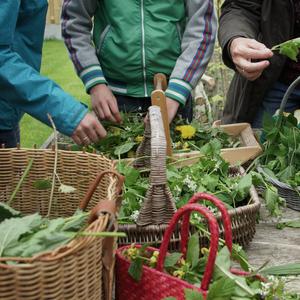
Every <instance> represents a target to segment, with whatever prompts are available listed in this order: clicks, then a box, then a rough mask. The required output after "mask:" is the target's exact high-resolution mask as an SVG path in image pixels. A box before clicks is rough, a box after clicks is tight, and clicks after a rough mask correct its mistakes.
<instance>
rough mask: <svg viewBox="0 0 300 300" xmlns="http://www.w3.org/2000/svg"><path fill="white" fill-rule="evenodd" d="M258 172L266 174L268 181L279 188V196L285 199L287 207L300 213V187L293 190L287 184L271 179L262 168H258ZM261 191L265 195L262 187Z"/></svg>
mask: <svg viewBox="0 0 300 300" xmlns="http://www.w3.org/2000/svg"><path fill="white" fill-rule="evenodd" d="M257 170H258V171H259V172H260V173H262V174H264V176H265V177H266V178H267V179H268V181H269V182H270V183H272V184H273V185H274V186H275V187H276V188H277V191H278V194H279V196H280V197H282V198H283V199H285V201H286V206H287V207H289V208H291V209H294V210H298V211H300V186H299V187H298V188H293V187H291V186H290V185H288V184H286V183H283V182H281V181H279V180H277V179H275V178H272V177H270V176H269V175H268V174H267V173H266V172H264V171H263V169H262V168H261V167H258V168H257ZM259 190H260V192H261V193H263V192H264V190H265V189H264V187H262V186H261V187H260V188H259Z"/></svg>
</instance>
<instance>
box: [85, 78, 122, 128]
mask: <svg viewBox="0 0 300 300" xmlns="http://www.w3.org/2000/svg"><path fill="white" fill-rule="evenodd" d="M91 100H92V108H93V110H94V111H95V113H96V115H97V116H98V117H99V118H100V119H101V120H104V119H106V120H110V121H112V122H115V123H121V122H122V118H121V115H120V112H119V109H118V104H117V100H116V98H115V96H114V95H113V93H112V92H111V90H110V89H109V88H108V86H107V85H106V84H98V85H95V86H94V87H92V88H91Z"/></svg>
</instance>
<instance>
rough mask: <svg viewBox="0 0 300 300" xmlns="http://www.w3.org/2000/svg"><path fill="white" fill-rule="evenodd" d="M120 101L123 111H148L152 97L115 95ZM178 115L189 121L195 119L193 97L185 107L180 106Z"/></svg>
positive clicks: (120, 108)
mask: <svg viewBox="0 0 300 300" xmlns="http://www.w3.org/2000/svg"><path fill="white" fill-rule="evenodd" d="M115 97H116V98H117V101H118V107H119V110H120V111H123V112H141V113H146V112H147V111H148V108H149V106H151V98H150V97H147V98H135V97H129V96H123V95H115ZM177 114H178V115H180V116H181V117H182V118H183V119H184V120H188V121H189V122H191V121H192V119H193V103H192V97H189V98H188V99H187V101H186V104H185V106H184V107H180V108H179V110H178V113H177Z"/></svg>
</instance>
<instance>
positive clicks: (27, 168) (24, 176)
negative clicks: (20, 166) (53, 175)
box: [7, 158, 33, 206]
mask: <svg viewBox="0 0 300 300" xmlns="http://www.w3.org/2000/svg"><path fill="white" fill-rule="evenodd" d="M32 163H33V158H30V159H29V163H28V165H27V166H26V169H25V170H24V172H23V174H22V176H21V178H20V180H19V182H18V184H17V186H16V188H15V189H14V191H13V193H12V195H11V196H10V198H9V200H8V202H7V204H8V205H9V206H11V204H12V203H13V201H14V199H15V197H16V194H17V192H18V191H19V189H20V187H21V185H22V184H23V182H24V180H25V178H26V176H27V175H28V173H29V171H30V169H31V167H32Z"/></svg>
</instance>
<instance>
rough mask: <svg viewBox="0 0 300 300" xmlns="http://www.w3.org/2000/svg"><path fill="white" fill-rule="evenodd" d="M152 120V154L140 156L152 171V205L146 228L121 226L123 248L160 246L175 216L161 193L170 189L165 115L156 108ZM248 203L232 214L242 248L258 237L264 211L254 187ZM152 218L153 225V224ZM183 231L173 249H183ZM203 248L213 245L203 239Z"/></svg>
mask: <svg viewBox="0 0 300 300" xmlns="http://www.w3.org/2000/svg"><path fill="white" fill-rule="evenodd" d="M149 116H150V118H149V119H150V126H151V134H150V135H149V138H151V143H149V141H146V140H145V139H144V141H145V144H149V145H150V144H151V151H149V149H142V150H143V151H142V152H141V153H140V156H141V160H136V166H137V167H141V166H143V165H146V166H149V165H150V168H151V172H150V188H149V190H151V193H149V190H148V192H147V195H146V198H147V200H145V201H148V203H147V205H145V204H144V207H143V208H142V210H141V211H143V210H144V213H141V211H140V216H139V218H140V224H145V225H144V226H141V225H140V224H139V225H137V224H120V225H119V230H120V231H122V232H125V233H126V235H127V237H126V238H119V240H118V244H119V245H129V244H132V243H138V244H143V243H149V244H151V245H154V246H159V245H160V243H161V242H162V239H163V235H164V231H165V229H166V228H167V227H168V221H169V220H170V218H171V216H172V207H171V205H170V201H169V199H168V197H169V195H168V192H165V194H164V196H163V195H162V193H161V191H162V190H163V189H165V190H166V185H167V179H166V145H165V138H164V130H163V125H162V121H161V115H160V112H159V111H157V110H156V109H154V108H153V107H150V109H149ZM144 146H145V145H143V144H141V146H140V147H141V148H147V147H146V146H147V145H146V146H145V147H144ZM138 151H139V149H138ZM145 151H148V153H151V163H150V161H149V160H148V161H147V156H146V158H145V155H144V153H145ZM143 152H144V153H143ZM231 171H232V172H231V173H232V175H233V176H234V174H236V173H240V174H241V173H243V171H244V170H243V169H242V168H241V169H237V168H232V169H231ZM154 190H155V191H156V194H155V195H153V191H154ZM149 198H150V199H149ZM248 200H249V201H248V204H247V205H244V206H241V207H238V208H236V209H231V210H229V215H230V217H231V223H232V234H233V241H234V242H236V243H239V244H240V245H242V246H246V245H247V244H249V242H250V241H251V240H252V239H253V237H254V234H255V227H256V221H257V216H258V213H259V209H260V201H259V197H258V195H257V192H256V190H255V188H254V186H252V187H251V190H250V199H248ZM144 203H145V202H144ZM150 216H151V217H150ZM151 218H152V222H150V221H151ZM146 219H147V221H146ZM217 219H218V222H219V227H220V231H221V234H222V235H223V225H222V222H221V216H217ZM138 221H139V220H138ZM146 224H147V225H146ZM179 229H180V228H177V229H176V230H175V231H174V233H173V235H172V238H171V242H170V249H173V250H177V249H178V247H179V242H180V240H181V237H180V230H179ZM200 236H201V234H200ZM201 244H202V246H207V245H208V244H209V241H208V240H207V238H206V237H204V236H201Z"/></svg>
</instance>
